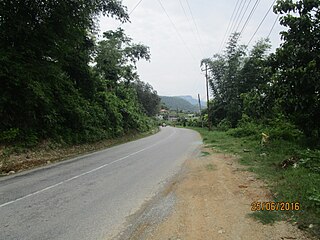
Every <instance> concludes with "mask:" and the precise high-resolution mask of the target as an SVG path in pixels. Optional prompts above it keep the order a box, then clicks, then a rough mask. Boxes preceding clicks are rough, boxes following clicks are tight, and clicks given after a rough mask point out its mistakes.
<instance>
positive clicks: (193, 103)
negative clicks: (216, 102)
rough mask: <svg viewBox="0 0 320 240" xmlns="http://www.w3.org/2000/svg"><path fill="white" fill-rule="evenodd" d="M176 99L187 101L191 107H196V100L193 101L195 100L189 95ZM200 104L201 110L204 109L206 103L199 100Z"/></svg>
mask: <svg viewBox="0 0 320 240" xmlns="http://www.w3.org/2000/svg"><path fill="white" fill-rule="evenodd" d="M177 97H179V98H182V99H184V100H186V101H188V102H189V103H191V104H192V105H195V106H198V99H195V98H193V97H192V96H190V95H186V96H177ZM200 102H201V108H202V109H204V108H206V106H207V103H206V102H204V101H201V100H200Z"/></svg>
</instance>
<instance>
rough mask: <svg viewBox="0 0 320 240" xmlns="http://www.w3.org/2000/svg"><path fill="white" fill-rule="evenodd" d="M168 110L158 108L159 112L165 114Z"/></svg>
mask: <svg viewBox="0 0 320 240" xmlns="http://www.w3.org/2000/svg"><path fill="white" fill-rule="evenodd" d="M168 112H169V111H168V110H167V109H161V110H160V114H166V113H168Z"/></svg>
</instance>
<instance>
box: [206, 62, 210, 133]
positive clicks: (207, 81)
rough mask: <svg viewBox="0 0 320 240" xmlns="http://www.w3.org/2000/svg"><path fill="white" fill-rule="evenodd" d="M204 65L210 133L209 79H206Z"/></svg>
mask: <svg viewBox="0 0 320 240" xmlns="http://www.w3.org/2000/svg"><path fill="white" fill-rule="evenodd" d="M205 65H206V69H205V71H206V88H207V111H208V129H209V131H211V121H210V103H209V77H208V63H205Z"/></svg>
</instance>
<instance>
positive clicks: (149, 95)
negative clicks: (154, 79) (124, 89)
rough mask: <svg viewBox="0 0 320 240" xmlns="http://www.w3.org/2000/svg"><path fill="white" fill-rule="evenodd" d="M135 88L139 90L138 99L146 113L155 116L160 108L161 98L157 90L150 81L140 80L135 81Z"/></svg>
mask: <svg viewBox="0 0 320 240" xmlns="http://www.w3.org/2000/svg"><path fill="white" fill-rule="evenodd" d="M133 88H134V89H135V90H136V92H137V96H138V101H139V103H140V104H141V105H142V107H143V109H144V111H145V113H146V114H147V115H148V116H149V117H151V116H155V115H156V114H157V113H158V112H159V110H160V102H161V98H160V97H159V96H158V94H157V91H155V90H154V89H153V87H152V86H151V85H150V84H149V83H144V82H142V81H140V80H136V81H135V82H133Z"/></svg>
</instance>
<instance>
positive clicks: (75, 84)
mask: <svg viewBox="0 0 320 240" xmlns="http://www.w3.org/2000/svg"><path fill="white" fill-rule="evenodd" d="M101 14H104V15H107V16H111V17H115V18H117V19H119V20H120V21H122V22H125V21H128V18H129V17H128V14H127V12H126V8H125V7H124V6H122V4H121V1H119V0H116V1H114V0H112V1H111V0H99V1H91V0H89V1H88V0H86V1H77V2H74V1H56V0H49V1H40V0H35V1H20V0H13V1H1V2H0V31H1V35H0V66H1V68H0V79H1V81H0V142H2V143H8V142H17V141H20V142H25V143H28V144H30V143H31V144H33V143H36V142H37V141H38V140H39V139H45V138H55V139H60V140H63V141H66V142H81V141H94V140H98V139H101V138H106V137H114V136H117V135H120V134H123V133H125V132H126V131H128V130H131V129H134V130H146V129H147V128H148V126H149V123H148V122H149V119H148V118H147V116H146V115H145V114H144V111H145V110H144V109H143V108H142V107H141V106H142V105H143V102H139V100H140V101H143V100H142V99H141V98H138V94H137V90H136V88H134V87H132V85H131V83H132V82H135V81H136V82H138V80H139V78H138V75H137V73H136V67H135V64H136V62H137V61H138V60H140V59H146V60H148V59H149V58H150V54H149V49H148V47H146V46H144V45H141V44H133V43H132V40H131V39H130V38H129V37H127V36H126V35H125V34H124V32H123V30H121V29H119V30H117V31H114V32H112V31H109V32H105V33H104V38H103V40H102V41H100V42H96V40H95V32H96V30H97V28H96V25H95V23H96V20H97V17H98V16H99V15H101ZM144 91H145V93H146V94H149V93H150V94H151V95H152V94H153V95H156V93H155V92H154V91H153V90H152V88H150V87H149V88H148V89H144ZM148 104H150V105H149V108H148V111H149V112H147V113H148V115H150V116H151V115H153V114H154V112H152V110H151V109H152V108H157V106H158V105H159V101H153V102H148Z"/></svg>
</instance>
